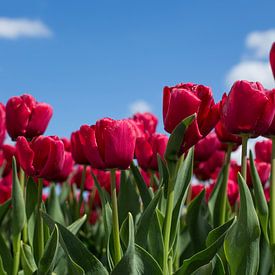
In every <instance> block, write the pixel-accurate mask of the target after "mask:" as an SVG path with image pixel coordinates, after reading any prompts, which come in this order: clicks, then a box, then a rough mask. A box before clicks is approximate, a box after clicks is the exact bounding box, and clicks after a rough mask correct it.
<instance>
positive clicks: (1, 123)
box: [0, 103, 6, 147]
mask: <svg viewBox="0 0 275 275" xmlns="http://www.w3.org/2000/svg"><path fill="white" fill-rule="evenodd" d="M5 136H6V112H5V106H4V105H3V104H2V103H0V147H1V146H2V144H3V142H4V140H5Z"/></svg>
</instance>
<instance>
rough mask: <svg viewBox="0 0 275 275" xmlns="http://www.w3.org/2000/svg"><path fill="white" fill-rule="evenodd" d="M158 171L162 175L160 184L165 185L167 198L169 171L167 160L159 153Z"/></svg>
mask: <svg viewBox="0 0 275 275" xmlns="http://www.w3.org/2000/svg"><path fill="white" fill-rule="evenodd" d="M157 160H158V171H159V176H160V185H161V186H164V197H165V198H167V191H168V181H169V172H168V168H167V166H166V163H165V161H164V160H163V158H162V157H161V156H160V155H159V154H158V155H157Z"/></svg>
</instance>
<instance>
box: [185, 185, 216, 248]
mask: <svg viewBox="0 0 275 275" xmlns="http://www.w3.org/2000/svg"><path fill="white" fill-rule="evenodd" d="M208 214H209V212H208V207H207V204H206V202H205V190H203V191H202V192H200V194H199V195H198V196H196V197H195V198H194V199H193V200H192V201H191V203H190V204H189V205H188V208H187V214H186V223H187V228H188V230H189V234H190V237H191V241H192V246H193V249H194V251H195V252H198V251H200V250H202V249H204V248H205V240H206V238H207V235H208V233H209V231H210V230H211V226H210V225H209V224H208Z"/></svg>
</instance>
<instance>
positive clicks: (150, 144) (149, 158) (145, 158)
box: [135, 134, 168, 170]
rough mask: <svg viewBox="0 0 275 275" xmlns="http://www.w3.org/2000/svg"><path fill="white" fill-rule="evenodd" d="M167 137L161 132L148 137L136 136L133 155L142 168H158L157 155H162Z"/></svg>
mask: <svg viewBox="0 0 275 275" xmlns="http://www.w3.org/2000/svg"><path fill="white" fill-rule="evenodd" d="M167 142H168V137H167V136H166V135H163V134H152V135H151V136H150V137H149V138H147V139H146V138H138V139H137V141H136V149H135V155H136V158H137V161H138V164H139V166H140V167H141V168H142V169H144V170H148V169H151V170H158V160H157V155H158V154H159V155H160V156H161V157H163V156H164V153H165V150H166V146H167Z"/></svg>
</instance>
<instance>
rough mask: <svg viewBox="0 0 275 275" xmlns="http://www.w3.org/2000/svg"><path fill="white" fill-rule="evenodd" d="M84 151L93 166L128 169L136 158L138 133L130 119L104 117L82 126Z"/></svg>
mask: <svg viewBox="0 0 275 275" xmlns="http://www.w3.org/2000/svg"><path fill="white" fill-rule="evenodd" d="M80 133H81V141H83V145H84V151H85V154H86V157H87V159H88V160H89V162H90V164H91V166H92V167H94V168H97V169H111V168H119V169H127V168H128V167H129V166H130V163H131V162H132V160H133V158H134V150H135V144H136V133H135V129H134V128H133V126H132V124H131V122H129V120H127V119H124V120H113V119H110V118H104V119H101V120H98V121H97V122H96V125H92V126H87V125H83V126H82V127H81V128H80Z"/></svg>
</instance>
